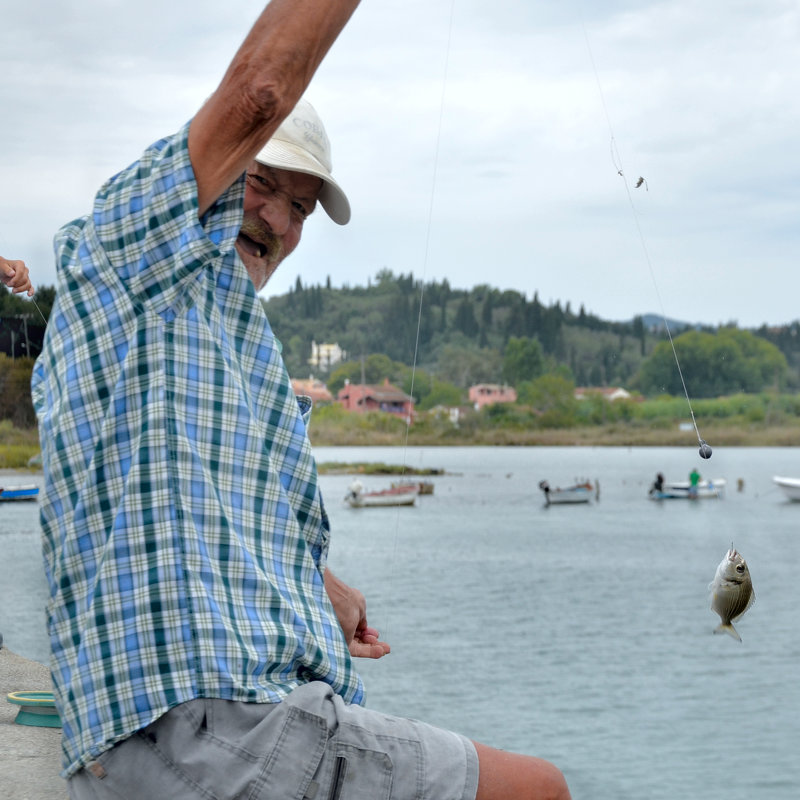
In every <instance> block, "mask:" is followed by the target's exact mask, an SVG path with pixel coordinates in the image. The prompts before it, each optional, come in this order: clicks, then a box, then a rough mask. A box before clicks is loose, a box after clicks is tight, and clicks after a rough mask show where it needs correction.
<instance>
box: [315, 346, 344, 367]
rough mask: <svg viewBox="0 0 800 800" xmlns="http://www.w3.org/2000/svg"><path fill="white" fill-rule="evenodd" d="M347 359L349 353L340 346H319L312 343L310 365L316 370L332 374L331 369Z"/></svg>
mask: <svg viewBox="0 0 800 800" xmlns="http://www.w3.org/2000/svg"><path fill="white" fill-rule="evenodd" d="M346 358H347V353H346V352H345V351H344V350H342V348H341V347H339V345H338V344H317V343H316V342H313V341H312V342H311V358H309V359H308V363H309V364H310V365H311V366H312V367H315V368H316V369H321V370H323V371H325V372H330V369H331V367H333V366H335V365H336V364H340V363H341V362H342V361H344V360H345V359H346Z"/></svg>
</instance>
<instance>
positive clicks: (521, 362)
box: [503, 336, 544, 386]
mask: <svg viewBox="0 0 800 800" xmlns="http://www.w3.org/2000/svg"><path fill="white" fill-rule="evenodd" d="M543 372H544V356H543V355H542V347H541V345H540V344H539V341H538V340H537V339H529V338H527V337H522V338H517V337H516V336H512V337H511V338H510V339H509V340H508V344H507V345H506V349H505V353H504V354H503V380H504V381H505V382H506V383H509V384H511V385H512V386H517V385H519V384H520V383H522V382H523V381H532V380H535V379H536V378H538V377H539V376H540V375H541V374H542V373H543Z"/></svg>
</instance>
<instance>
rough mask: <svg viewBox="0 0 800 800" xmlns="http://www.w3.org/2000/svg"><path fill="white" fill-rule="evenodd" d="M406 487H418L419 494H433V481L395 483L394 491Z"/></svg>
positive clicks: (393, 484)
mask: <svg viewBox="0 0 800 800" xmlns="http://www.w3.org/2000/svg"><path fill="white" fill-rule="evenodd" d="M404 486H416V487H417V494H433V482H432V481H395V482H393V483H392V489H399V488H402V487H404Z"/></svg>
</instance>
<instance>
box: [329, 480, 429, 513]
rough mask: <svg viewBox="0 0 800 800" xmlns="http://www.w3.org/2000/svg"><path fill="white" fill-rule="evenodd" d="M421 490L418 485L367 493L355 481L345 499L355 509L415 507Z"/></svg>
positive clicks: (359, 483) (358, 482)
mask: <svg viewBox="0 0 800 800" xmlns="http://www.w3.org/2000/svg"><path fill="white" fill-rule="evenodd" d="M418 494H419V489H418V487H417V485H416V484H409V485H407V486H394V487H392V488H391V489H383V490H381V491H378V492H365V491H364V487H363V485H362V484H361V482H360V481H354V482H353V483H352V484H351V485H350V489H349V491H348V492H347V494H346V495H345V497H344V500H345V502H346V503H347V504H348V505H350V506H352V507H353V508H382V507H386V506H413V505H414V503H415V502H416V500H417V495H418Z"/></svg>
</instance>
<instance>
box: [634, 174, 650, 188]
mask: <svg viewBox="0 0 800 800" xmlns="http://www.w3.org/2000/svg"><path fill="white" fill-rule="evenodd" d="M642 184H644V189H645V191H646V192H649V191H650V189H649V188H648V187H647V181H646V180H645V179H644V178H642V177H641V176H639V180H638V181H636V186H635V187H634V188H636V189H638V188H639V187H640V186H641V185H642Z"/></svg>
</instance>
